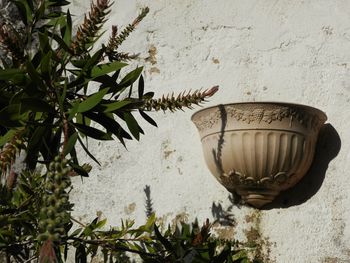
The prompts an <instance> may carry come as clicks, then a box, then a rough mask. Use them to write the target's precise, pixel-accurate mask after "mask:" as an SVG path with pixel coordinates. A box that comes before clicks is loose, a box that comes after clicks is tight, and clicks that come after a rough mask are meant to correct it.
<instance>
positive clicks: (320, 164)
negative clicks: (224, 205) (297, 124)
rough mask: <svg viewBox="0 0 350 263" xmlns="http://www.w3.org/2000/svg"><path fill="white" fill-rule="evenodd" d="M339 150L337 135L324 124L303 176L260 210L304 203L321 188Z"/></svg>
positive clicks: (331, 128) (339, 141)
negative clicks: (310, 163) (313, 154)
mask: <svg viewBox="0 0 350 263" xmlns="http://www.w3.org/2000/svg"><path fill="white" fill-rule="evenodd" d="M340 148H341V140H340V137H339V134H338V133H337V131H336V130H335V128H334V127H333V126H332V125H331V124H325V125H324V126H323V127H322V129H321V131H320V134H319V139H318V141H317V144H316V152H315V156H314V160H313V163H312V165H311V167H310V169H309V171H308V172H307V173H306V174H305V176H304V177H303V178H302V179H301V180H300V181H299V182H298V183H297V184H296V185H295V186H294V187H292V188H290V189H288V190H286V191H283V192H281V193H280V194H279V195H278V196H277V197H276V199H274V200H273V201H272V202H271V203H269V204H267V205H265V206H264V207H262V208H260V209H262V210H270V209H274V208H288V207H291V206H296V205H300V204H302V203H305V202H306V201H307V200H308V199H310V198H311V197H312V196H313V195H315V194H316V193H317V192H318V190H319V189H320V188H321V185H322V183H323V180H324V178H325V175H326V171H327V169H328V165H329V163H330V161H331V160H332V159H334V158H335V157H336V156H337V155H338V153H339V151H340Z"/></svg>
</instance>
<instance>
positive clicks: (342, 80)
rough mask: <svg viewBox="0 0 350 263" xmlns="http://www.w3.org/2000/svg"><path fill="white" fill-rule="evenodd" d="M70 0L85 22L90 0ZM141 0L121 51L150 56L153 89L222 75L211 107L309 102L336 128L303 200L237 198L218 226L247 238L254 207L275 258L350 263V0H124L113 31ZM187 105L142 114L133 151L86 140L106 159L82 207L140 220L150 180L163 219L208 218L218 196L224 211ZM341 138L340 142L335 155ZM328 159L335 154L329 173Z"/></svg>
mask: <svg viewBox="0 0 350 263" xmlns="http://www.w3.org/2000/svg"><path fill="white" fill-rule="evenodd" d="M73 3H74V8H73V10H72V11H73V13H75V14H77V17H76V18H75V19H77V20H79V19H81V15H82V13H83V11H84V10H87V8H88V6H89V1H87V0H85V1H75V2H74V1H73ZM143 6H149V8H150V10H151V11H150V14H149V15H148V16H147V17H146V19H145V20H144V21H143V22H142V23H141V24H140V26H139V27H138V29H137V30H136V31H135V32H134V33H133V35H132V36H131V37H130V38H129V39H128V40H127V41H126V42H125V44H124V45H123V46H122V49H124V50H125V51H132V52H135V53H138V52H140V53H141V55H140V60H139V61H137V62H136V63H135V65H136V64H138V65H145V80H146V88H148V89H149V90H153V91H155V92H156V95H157V96H161V95H162V94H164V93H168V92H172V91H174V92H181V91H183V90H184V89H186V90H189V89H192V90H193V89H198V88H209V87H211V86H213V85H216V84H218V85H220V92H219V93H218V94H217V95H216V96H215V97H214V98H212V99H211V101H210V102H209V103H208V104H206V106H210V105H215V104H219V103H228V102H240V101H287V102H296V103H302V104H307V105H310V106H314V107H317V108H319V109H321V110H323V111H325V112H326V113H327V115H328V121H329V123H330V124H331V125H332V126H333V127H334V129H335V130H336V132H337V133H338V134H339V137H338V138H337V134H336V132H335V131H334V130H333V132H332V131H331V130H332V129H328V130H329V132H328V135H326V136H325V138H326V139H325V142H323V143H322V145H320V149H321V150H319V152H320V153H319V154H318V155H317V156H318V158H319V160H318V162H316V167H314V168H313V175H312V176H311V177H310V178H309V179H308V181H307V183H304V184H303V185H302V187H299V189H301V190H303V189H304V190H305V191H306V192H307V193H308V192H310V189H311V188H312V187H315V185H316V186H317V184H318V186H319V190H318V191H314V194H313V195H312V196H310V198H309V199H308V200H307V201H306V202H303V203H301V202H299V203H298V202H297V203H298V204H296V205H294V206H290V207H286V208H276V206H277V205H275V207H272V208H271V209H267V210H263V211H261V212H256V210H255V209H253V208H248V207H241V208H239V207H236V206H234V207H233V209H232V213H233V214H234V217H235V219H236V221H237V223H238V227H237V228H235V229H228V228H226V229H224V230H226V231H222V232H221V233H222V234H223V235H224V234H227V233H231V234H233V233H236V234H237V235H236V236H235V237H237V238H239V239H241V240H244V239H245V233H246V230H249V229H250V227H251V225H250V224H251V223H250V224H248V223H247V221H249V220H247V219H249V216H251V215H253V216H257V215H258V217H259V218H261V220H260V219H259V220H257V219H255V221H254V224H255V226H254V227H257V224H259V226H258V227H257V229H258V230H259V231H260V234H261V239H262V240H264V241H265V248H266V250H270V252H269V253H267V254H268V255H267V256H268V258H269V260H270V261H271V262H278V263H288V262H291V263H298V262H300V263H302V262H305V263H306V262H328V263H333V262H350V210H349V206H350V195H349V193H350V180H349V179H348V177H349V175H350V174H349V171H350V154H349V152H350V141H349V138H350V131H349V123H348V121H349V117H350V107H349V105H350V1H349V0H343V1H340V0H334V1H326V0H309V1H303V0H293V1H291V0H289V1H288V0H285V1H281V0H280V1H279V0H267V1H258V0H256V1H252V0H235V1H229V0H226V1H224V0H217V1H209V0H202V1H200V0H196V1H195V0H188V1H185V0H152V1H151V0H145V1H141V0H119V1H116V3H115V5H114V7H113V10H112V13H111V17H112V19H111V20H110V21H109V22H108V28H109V26H110V25H111V24H118V25H120V26H123V25H126V24H127V23H129V22H131V21H132V20H133V18H134V17H135V16H136V14H138V12H139V11H138V10H139V8H140V7H143ZM107 38H108V34H105V36H104V37H103V38H102V41H105V40H106V39H107ZM149 49H153V50H156V55H155V60H154V62H155V63H154V64H153V65H152V64H151V63H150V61H149V60H148V61H147V59H146V58H147V57H149V53H148V51H149ZM192 114H193V111H189V110H186V111H185V112H184V113H182V112H178V113H176V114H163V113H154V114H152V116H153V117H154V118H155V119H156V120H157V122H158V126H159V128H154V127H150V125H148V124H146V123H145V122H143V123H144V125H143V128H144V129H145V132H146V136H144V137H142V139H141V141H140V142H130V143H128V149H127V150H125V149H124V148H123V147H122V146H121V145H120V144H119V143H106V144H105V143H103V144H101V145H99V144H96V143H93V142H91V146H92V147H93V151H94V152H95V153H96V155H97V158H98V159H99V160H100V161H101V163H102V166H101V167H97V166H94V170H93V173H92V176H91V178H89V179H84V181H83V182H81V180H80V179H79V178H78V179H76V181H75V183H74V187H75V189H74V193H73V201H75V202H77V204H76V207H75V212H74V213H75V214H76V216H79V217H81V218H82V219H83V220H88V219H91V218H92V217H94V216H95V215H96V211H102V212H103V215H104V216H106V217H107V218H108V219H109V222H110V223H111V224H118V223H119V222H120V219H121V218H135V219H136V222H137V224H141V223H143V222H144V220H145V213H144V210H145V209H144V200H145V195H144V193H143V188H144V187H145V185H150V187H151V195H152V200H153V204H154V209H155V210H156V212H157V215H158V216H159V217H162V218H163V219H165V221H171V220H172V219H173V218H175V217H176V216H177V215H180V216H178V217H182V218H184V219H188V220H189V221H191V220H193V219H194V218H195V217H197V218H198V219H199V220H200V221H204V220H205V218H207V217H209V218H213V217H212V213H211V207H212V204H213V202H215V203H216V204H218V203H220V204H221V205H222V206H223V208H227V207H228V206H229V205H230V204H231V203H230V201H229V200H228V194H229V193H228V192H227V191H226V190H225V189H224V188H223V187H222V186H221V185H219V183H218V182H216V181H215V179H214V178H213V177H212V176H211V175H210V173H209V171H208V170H207V168H206V166H205V163H204V160H203V156H202V152H201V145H200V141H199V136H198V134H197V131H196V129H195V127H194V125H193V124H192V123H191V121H190V116H191V115H192ZM339 138H340V140H341V148H340V151H339V153H338V155H337V156H336V157H335V158H334V159H332V157H334V155H336V153H337V152H338V150H339ZM86 159H87V158H86ZM324 159H328V161H329V160H330V163H329V166H328V169H327V170H325V166H326V165H327V163H328V162H326V161H324ZM331 159H332V160H331ZM318 174H319V175H318ZM318 176H319V178H321V179H322V177H323V176H324V180H323V182H322V180H315V179H314V178H317V177H318ZM317 181H318V182H317ZM309 182H311V183H310V184H309ZM321 183H322V184H321ZM316 188H318V187H316ZM298 191H299V190H298ZM298 191H296V192H294V193H293V191H292V192H291V193H292V194H293V198H294V199H295V198H296V199H298V195H299V194H300V196H301V197H300V198H303V196H304V195H305V192H304V193H303V192H298ZM287 206H288V204H287ZM247 216H248V218H246V217H247ZM254 224H253V225H254ZM230 230H231V232H229V231H230Z"/></svg>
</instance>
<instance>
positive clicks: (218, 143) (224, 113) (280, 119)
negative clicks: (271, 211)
mask: <svg viewBox="0 0 350 263" xmlns="http://www.w3.org/2000/svg"><path fill="white" fill-rule="evenodd" d="M326 120H327V116H326V114H325V113H324V112H322V111H320V110H318V109H316V108H313V107H310V106H305V105H299V104H291V103H276V102H247V103H232V104H225V105H218V106H214V107H209V108H205V109H202V110H200V111H198V112H196V113H195V114H193V116H192V121H193V122H194V124H195V125H196V127H197V129H198V131H199V135H200V138H201V142H202V147H203V153H204V158H205V161H206V164H207V166H208V168H209V170H210V172H211V173H212V174H213V175H214V176H215V178H216V179H217V180H218V181H219V182H220V183H221V184H222V185H223V186H225V187H226V188H227V189H228V190H229V191H230V192H236V193H238V194H239V195H240V196H241V197H242V199H243V200H244V201H245V202H246V203H248V204H250V205H252V206H255V207H261V206H263V205H265V204H267V203H270V202H271V201H272V200H273V199H274V198H275V197H276V196H277V195H278V194H279V193H280V192H281V191H283V190H286V189H288V188H290V187H292V186H294V185H295V184H296V183H297V182H299V181H300V179H301V178H302V177H303V176H304V175H305V174H306V172H307V171H308V170H309V168H310V166H311V163H312V160H313V157H314V153H315V148H316V142H317V137H318V134H319V131H320V129H321V127H322V126H323V125H324V123H325V121H326Z"/></svg>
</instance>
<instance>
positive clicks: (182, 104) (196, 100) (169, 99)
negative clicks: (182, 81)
mask: <svg viewBox="0 0 350 263" xmlns="http://www.w3.org/2000/svg"><path fill="white" fill-rule="evenodd" d="M218 89H219V87H218V86H214V87H212V88H211V89H208V90H204V91H200V90H196V91H194V92H192V93H191V92H188V93H187V94H186V92H183V93H180V94H179V95H178V96H177V97H176V96H174V93H173V94H171V95H167V96H164V95H163V97H162V98H159V99H148V100H146V101H145V104H144V106H143V108H144V109H145V110H148V111H152V110H154V111H159V110H163V111H166V110H170V111H172V112H173V111H175V110H182V108H189V109H193V107H192V105H199V104H200V103H202V102H205V99H206V98H208V97H211V96H213V95H214V94H215V93H216V92H217V91H218Z"/></svg>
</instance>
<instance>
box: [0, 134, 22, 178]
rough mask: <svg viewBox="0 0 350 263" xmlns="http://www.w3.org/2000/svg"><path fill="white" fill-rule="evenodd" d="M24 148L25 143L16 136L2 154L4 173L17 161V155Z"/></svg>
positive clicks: (0, 162) (0, 157)
mask: <svg viewBox="0 0 350 263" xmlns="http://www.w3.org/2000/svg"><path fill="white" fill-rule="evenodd" d="M23 147H24V142H23V141H22V140H21V139H19V138H17V136H15V137H14V138H13V139H12V140H11V142H9V143H8V144H6V145H5V147H4V148H3V149H2V151H1V152H0V167H1V169H2V170H3V171H5V170H6V167H7V166H10V165H11V163H13V162H14V161H15V159H16V154H17V153H18V152H19V151H20V149H21V148H23Z"/></svg>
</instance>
